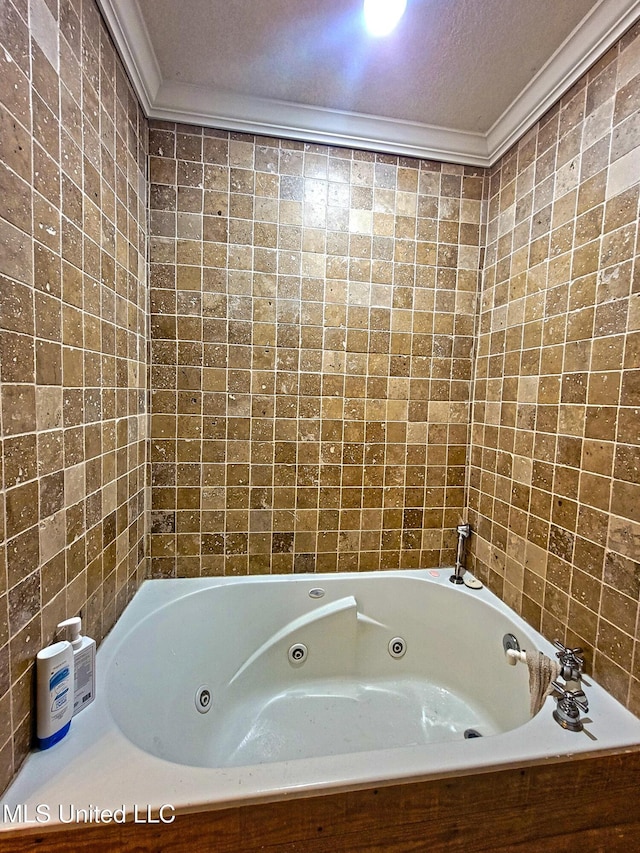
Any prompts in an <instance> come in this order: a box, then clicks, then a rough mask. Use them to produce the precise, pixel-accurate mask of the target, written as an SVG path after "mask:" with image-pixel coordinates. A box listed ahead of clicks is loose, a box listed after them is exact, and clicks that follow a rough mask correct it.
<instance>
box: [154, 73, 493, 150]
mask: <svg viewBox="0 0 640 853" xmlns="http://www.w3.org/2000/svg"><path fill="white" fill-rule="evenodd" d="M152 117H153V118H158V119H166V120H168V121H177V122H183V123H187V124H193V123H196V124H202V125H205V126H207V127H217V128H220V129H221V130H235V131H242V132H245V133H254V134H259V135H261V136H275V137H282V138H285V139H299V140H301V141H303V142H316V143H321V144H324V145H337V146H346V147H349V148H363V149H365V150H368V151H369V150H372V151H380V152H383V153H390V154H400V155H403V156H407V157H418V158H424V159H431V160H443V161H445V162H455V163H466V164H469V165H475V166H486V165H487V164H488V160H487V150H486V137H485V135H484V134H481V133H463V132H460V131H456V130H451V129H448V128H444V127H433V126H430V125H426V124H420V123H418V122H409V121H397V120H394V119H388V118H382V117H380V116H370V115H363V114H361V113H352V112H344V111H340V110H329V109H323V108H321V107H310V106H306V105H303V104H292V103H290V102H287V101H277V100H271V99H267V98H253V97H247V96H239V95H235V94H232V93H227V92H222V91H217V92H212V91H211V90H209V89H205V88H204V87H201V86H190V85H185V84H181V83H174V82H171V83H163V84H162V85H161V86H160V90H159V92H158V95H157V97H156V100H155V103H154V106H153V116H152Z"/></svg>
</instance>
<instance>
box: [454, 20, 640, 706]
mask: <svg viewBox="0 0 640 853" xmlns="http://www.w3.org/2000/svg"><path fill="white" fill-rule="evenodd" d="M639 194H640V28H639V27H638V26H637V25H636V27H635V28H634V29H632V30H631V31H630V32H629V33H628V34H627V35H626V36H625V37H624V38H623V39H622V40H621V41H620V42H619V44H618V45H616V46H615V47H614V48H613V49H612V50H610V51H609V52H608V53H607V54H606V56H604V57H603V58H602V59H601V61H600V62H598V64H597V65H596V66H595V67H593V68H592V69H591V70H590V71H589V73H588V74H586V75H585V76H584V77H583V78H582V79H581V80H580V81H579V82H578V83H577V84H576V85H575V86H574V87H573V88H572V89H571V91H569V92H568V93H567V94H566V95H565V96H564V97H563V98H562V100H561V101H560V102H559V103H558V104H557V105H556V106H555V107H554V108H553V109H552V110H551V111H550V112H549V113H548V114H547V115H546V116H545V117H544V118H543V119H542V120H541V121H540V122H539V123H538V124H536V126H535V127H533V128H532V129H531V130H530V131H529V132H528V133H527V134H526V135H525V136H524V138H523V139H521V140H520V142H519V143H518V144H517V145H516V146H515V148H514V149H513V150H512V151H511V152H509V153H508V154H507V155H506V156H505V157H504V158H503V159H502V160H501V161H500V162H499V163H498V164H497V165H496V167H495V168H494V169H492V170H491V174H490V176H489V191H488V200H489V208H488V234H487V257H486V267H485V271H484V286H483V289H482V297H481V306H480V317H479V323H480V327H479V340H478V354H477V361H476V373H475V400H474V408H473V424H472V434H471V465H470V488H469V506H470V516H469V518H470V521H471V523H472V525H473V527H474V528H475V529H476V531H477V536H476V537H475V538H474V540H472V547H473V552H474V555H475V568H476V571H477V572H478V574H479V575H480V576H481V577H482V578H483V579H485V580H487V581H488V583H489V585H490V586H491V587H492V589H494V591H496V592H497V593H498V595H500V596H501V597H502V598H504V599H505V600H506V602H507V603H508V604H510V605H511V606H512V607H514V608H515V609H516V610H518V611H519V612H521V613H522V614H523V615H524V616H525V618H526V619H527V620H528V621H529V622H530V623H531V624H532V625H534V626H535V627H537V628H541V629H542V631H543V633H544V634H546V635H547V636H548V637H549V638H553V637H559V638H560V639H562V640H564V641H566V642H567V643H568V644H570V645H580V646H583V647H584V648H585V649H586V652H587V657H588V660H589V667H590V669H591V671H592V672H593V674H594V675H595V676H596V677H597V678H598V679H599V680H600V681H601V682H602V683H604V684H605V685H606V686H607V687H608V688H609V690H610V691H611V692H612V693H613V694H614V695H615V696H616V697H617V698H619V699H620V700H621V701H622V702H624V703H626V704H628V705H629V706H630V707H631V709H632V710H634V711H635V712H636V713H640V642H639V639H638V599H639V594H640V557H639V555H640V417H639V415H640V408H639V406H640V260H639V251H640V247H639V243H638V199H639Z"/></svg>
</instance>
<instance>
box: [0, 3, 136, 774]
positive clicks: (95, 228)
mask: <svg viewBox="0 0 640 853" xmlns="http://www.w3.org/2000/svg"><path fill="white" fill-rule="evenodd" d="M0 44H1V46H2V51H1V52H0V66H1V72H0V196H1V197H2V209H1V210H0V394H1V407H0V416H1V419H2V483H1V486H2V489H1V491H0V516H1V519H2V521H1V524H2V530H1V533H2V541H1V545H0V561H1V570H0V721H1V727H2V728H1V730H0V790H1V789H3V788H4V787H5V786H6V784H7V783H8V782H9V781H10V779H11V777H12V775H13V773H14V772H15V771H16V770H17V768H18V767H19V765H20V763H21V761H22V760H23V758H24V757H25V755H26V753H27V750H28V749H29V747H30V745H31V741H32V733H33V715H32V709H33V707H34V699H35V697H34V684H33V680H34V679H33V670H34V667H33V660H34V656H35V654H36V653H37V651H38V650H39V649H40V648H41V647H42V646H44V645H47V644H48V643H49V642H51V641H52V639H53V636H54V630H55V626H56V624H57V622H58V621H59V620H61V619H63V618H65V617H68V616H72V615H76V614H78V613H81V614H82V616H83V619H84V623H85V628H86V633H87V634H89V635H90V636H93V637H95V638H96V639H97V640H100V639H101V638H102V637H103V636H104V635H105V634H106V632H107V631H108V630H109V629H110V627H111V626H112V625H113V623H114V621H115V619H116V618H117V616H118V615H119V614H120V612H121V611H122V609H123V608H124V606H125V604H126V603H127V601H128V600H129V598H130V596H131V595H132V594H133V592H134V591H135V589H136V588H137V586H138V585H139V583H140V581H141V580H142V577H143V576H144V573H145V570H146V559H145V554H144V524H145V516H144V512H143V509H144V474H145V459H146V438H147V415H146V338H147V283H146V232H147V215H146V204H147V193H146V187H147V180H146V168H147V125H146V119H145V117H144V115H143V114H142V112H141V110H140V108H139V106H138V103H137V100H136V98H135V96H134V94H133V92H132V89H131V87H130V85H129V82H128V80H127V78H126V76H125V74H124V71H123V69H122V65H121V63H120V60H119V59H118V57H117V55H116V52H115V50H114V47H113V45H112V43H111V41H110V38H109V35H108V33H107V30H106V28H105V26H104V24H103V22H102V19H101V17H100V14H99V12H98V9H97V6H96V4H95V2H94V0H29V2H27V0H14V2H11V0H4V2H2V4H1V11H0Z"/></svg>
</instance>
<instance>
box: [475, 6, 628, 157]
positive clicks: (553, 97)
mask: <svg viewBox="0 0 640 853" xmlns="http://www.w3.org/2000/svg"><path fill="white" fill-rule="evenodd" d="M638 17H640V0H600V3H599V4H598V5H597V6H595V7H594V8H593V9H592V10H591V12H590V13H589V15H588V16H587V17H586V18H585V19H584V20H583V21H582V22H581V23H580V25H579V26H578V27H576V29H575V30H574V31H573V32H572V33H570V34H569V36H567V38H566V39H565V40H564V42H563V43H562V44H561V45H560V47H559V48H558V49H557V50H556V52H555V53H554V54H553V56H552V57H551V58H550V59H549V61H548V62H547V63H546V64H545V65H544V66H543V67H542V68H541V69H540V71H539V72H538V73H537V74H536V76H535V77H534V78H533V79H532V80H531V82H530V83H529V85H528V86H527V87H526V88H525V89H523V90H522V92H520V94H519V95H518V97H517V98H516V99H515V100H514V101H513V102H512V103H511V104H510V105H509V107H508V109H506V110H505V111H504V113H503V114H502V115H501V116H500V118H499V119H498V120H497V121H496V122H495V124H494V125H493V127H491V128H490V129H489V131H488V132H487V149H488V152H489V160H490V163H491V165H493V164H494V163H495V162H496V161H497V160H499V159H500V157H502V155H503V154H505V152H506V151H508V150H509V148H511V146H512V145H514V144H515V143H516V142H517V141H518V140H519V139H520V138H521V137H522V136H523V135H524V134H525V133H526V132H527V130H529V128H530V127H531V126H532V125H533V124H535V122H536V121H538V119H539V118H541V117H542V116H543V115H544V114H545V113H546V112H547V110H548V109H550V108H551V107H552V106H553V105H554V104H555V103H556V102H557V101H558V100H559V99H560V98H561V97H562V95H564V93H565V92H567V91H568V90H569V89H570V88H571V87H572V86H573V84H574V83H576V82H577V81H578V80H579V79H580V77H582V75H583V74H584V73H585V72H586V71H588V70H589V68H590V67H591V66H592V65H593V64H594V63H595V62H597V60H598V59H599V58H600V57H601V56H603V55H604V54H605V53H606V52H607V50H609V48H610V47H612V46H613V45H614V44H615V43H616V41H617V40H618V39H619V38H620V36H622V35H623V34H624V33H625V31H626V30H627V29H628V28H629V27H630V26H632V24H634V23H635V21H636V20H637V19H638Z"/></svg>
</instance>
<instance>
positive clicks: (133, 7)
mask: <svg viewBox="0 0 640 853" xmlns="http://www.w3.org/2000/svg"><path fill="white" fill-rule="evenodd" d="M97 3H98V7H99V9H100V11H101V12H102V17H103V18H104V20H105V23H106V25H107V27H108V29H109V32H110V33H111V36H112V38H113V40H114V42H115V44H116V47H117V49H118V53H119V54H120V58H121V59H122V62H123V63H124V67H125V68H126V70H127V74H128V75H129V79H130V80H131V84H132V85H133V88H134V89H135V92H136V95H137V96H138V100H139V101H140V105H141V106H142V109H143V110H144V111H145V113H146V114H147V116H148V117H149V118H151V117H152V115H153V109H154V103H155V100H156V98H157V96H158V91H159V89H160V86H161V84H162V74H161V73H160V66H159V65H158V60H157V58H156V54H155V51H154V49H153V45H152V44H151V39H150V37H149V31H148V30H147V26H146V24H145V22H144V18H143V17H142V13H141V12H140V7H139V6H138V3H137V0H125V2H122V0H97Z"/></svg>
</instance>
